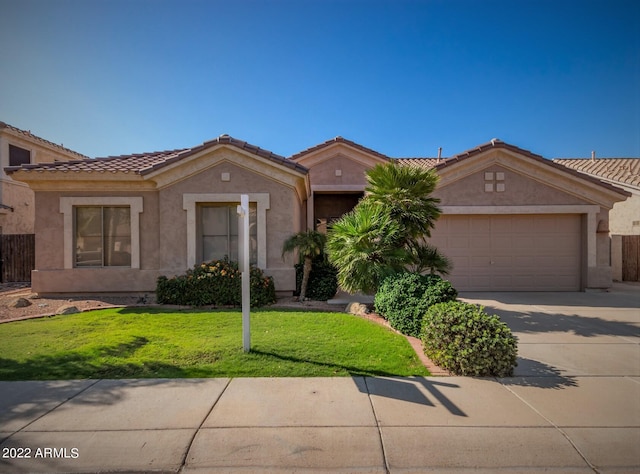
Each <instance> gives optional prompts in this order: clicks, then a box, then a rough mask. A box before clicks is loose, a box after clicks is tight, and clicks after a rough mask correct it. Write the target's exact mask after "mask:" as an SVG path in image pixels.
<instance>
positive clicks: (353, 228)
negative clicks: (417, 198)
mask: <svg viewBox="0 0 640 474" xmlns="http://www.w3.org/2000/svg"><path fill="white" fill-rule="evenodd" d="M401 238H402V232H401V228H400V225H399V224H398V223H397V222H396V221H395V220H393V219H392V218H391V216H390V215H389V214H388V213H387V212H385V210H384V209H383V208H382V207H380V206H376V205H373V204H371V203H369V202H367V201H362V202H361V203H360V204H358V205H357V206H356V208H355V209H354V210H352V211H351V212H349V213H347V214H345V215H344V216H342V218H340V219H339V220H338V221H336V222H334V223H333V225H332V226H331V229H329V236H328V239H327V253H328V255H329V261H330V262H331V263H332V264H333V265H335V266H336V267H337V269H338V283H339V284H340V287H341V288H342V289H343V290H345V291H348V292H349V293H355V292H357V291H362V292H364V293H373V292H375V291H376V290H377V289H378V286H379V285H380V283H382V280H384V278H385V277H387V276H388V275H390V274H392V273H396V272H398V271H400V270H401V269H402V268H403V266H404V265H405V264H406V258H407V254H406V252H404V250H403V249H402V246H400V245H399V242H400V240H401Z"/></svg>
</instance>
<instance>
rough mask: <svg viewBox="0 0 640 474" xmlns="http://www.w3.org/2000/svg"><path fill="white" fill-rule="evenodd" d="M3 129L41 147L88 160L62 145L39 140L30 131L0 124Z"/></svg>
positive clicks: (0, 128)
mask: <svg viewBox="0 0 640 474" xmlns="http://www.w3.org/2000/svg"><path fill="white" fill-rule="evenodd" d="M3 129H4V130H10V131H12V132H14V133H15V134H17V135H21V136H23V137H25V138H27V139H29V140H34V141H36V142H39V143H41V144H43V145H46V146H49V147H53V148H57V149H58V150H62V151H64V152H66V153H71V154H72V155H76V156H77V157H78V158H82V159H85V158H89V157H88V156H86V155H83V154H82V153H78V152H77V151H73V150H70V149H69V148H65V147H64V146H62V145H58V144H57V143H53V142H50V141H49V140H45V139H44V138H40V137H38V136H37V135H34V134H32V133H31V130H21V129H19V128H17V127H14V126H13V125H9V124H8V123H5V122H0V130H3Z"/></svg>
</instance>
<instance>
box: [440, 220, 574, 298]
mask: <svg viewBox="0 0 640 474" xmlns="http://www.w3.org/2000/svg"><path fill="white" fill-rule="evenodd" d="M580 222H581V220H580V216H579V215H576V214H553V215H517V216H515V215H443V216H441V217H440V219H439V220H438V222H437V223H436V229H434V231H433V232H432V239H431V243H432V244H434V245H436V246H437V247H438V249H440V250H441V251H442V252H443V253H444V254H445V255H447V256H448V257H449V258H450V259H451V260H452V261H453V264H454V269H453V271H452V273H451V275H449V277H448V278H449V280H451V283H452V284H453V285H454V286H455V287H456V288H457V289H458V290H463V291H579V290H580V289H581V288H580V287H581V285H580V274H581V271H580V260H581V259H580V255H581V250H580V248H581V244H580V243H581V239H580V229H581V224H580Z"/></svg>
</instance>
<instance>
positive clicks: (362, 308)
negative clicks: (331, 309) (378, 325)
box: [346, 302, 369, 316]
mask: <svg viewBox="0 0 640 474" xmlns="http://www.w3.org/2000/svg"><path fill="white" fill-rule="evenodd" d="M346 310H347V313H351V314H357V315H358V316H364V315H365V314H369V309H368V308H367V305H364V304H362V303H357V302H354V303H349V304H348V305H347V308H346Z"/></svg>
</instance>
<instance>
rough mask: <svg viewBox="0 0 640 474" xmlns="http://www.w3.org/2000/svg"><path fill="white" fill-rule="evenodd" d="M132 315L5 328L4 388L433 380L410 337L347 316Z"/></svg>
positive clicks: (1, 335) (107, 313)
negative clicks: (62, 383)
mask: <svg viewBox="0 0 640 474" xmlns="http://www.w3.org/2000/svg"><path fill="white" fill-rule="evenodd" d="M251 346H252V351H251V352H250V353H248V354H246V353H244V352H243V350H242V314H241V313H240V312H239V311H206V312H205V311H197V310H189V311H171V312H168V311H164V310H162V309H149V308H142V309H140V308H135V309H133V308H124V309H107V310H101V311H92V312H88V313H81V314H75V315H68V316H56V317H52V318H45V319H37V320H30V321H21V322H14V323H8V324H1V325H0V380H50V379H81V378H144V377H161V378H164V377H167V378H177V377H310V376H311V377H315V376H318V377H320V376H350V375H399V376H408V375H429V372H428V371H427V369H426V368H425V367H424V366H423V365H422V364H421V363H420V361H419V359H418V357H417V356H416V354H415V352H414V351H413V349H412V348H411V346H410V345H409V343H408V342H407V341H406V339H405V338H404V337H403V336H400V335H398V334H395V333H393V332H392V331H390V330H388V329H387V328H384V327H381V326H378V325H376V324H374V323H372V322H370V321H367V320H364V319H360V318H358V317H356V316H352V315H348V314H343V313H327V312H306V311H282V310H262V311H255V312H252V313H251Z"/></svg>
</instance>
